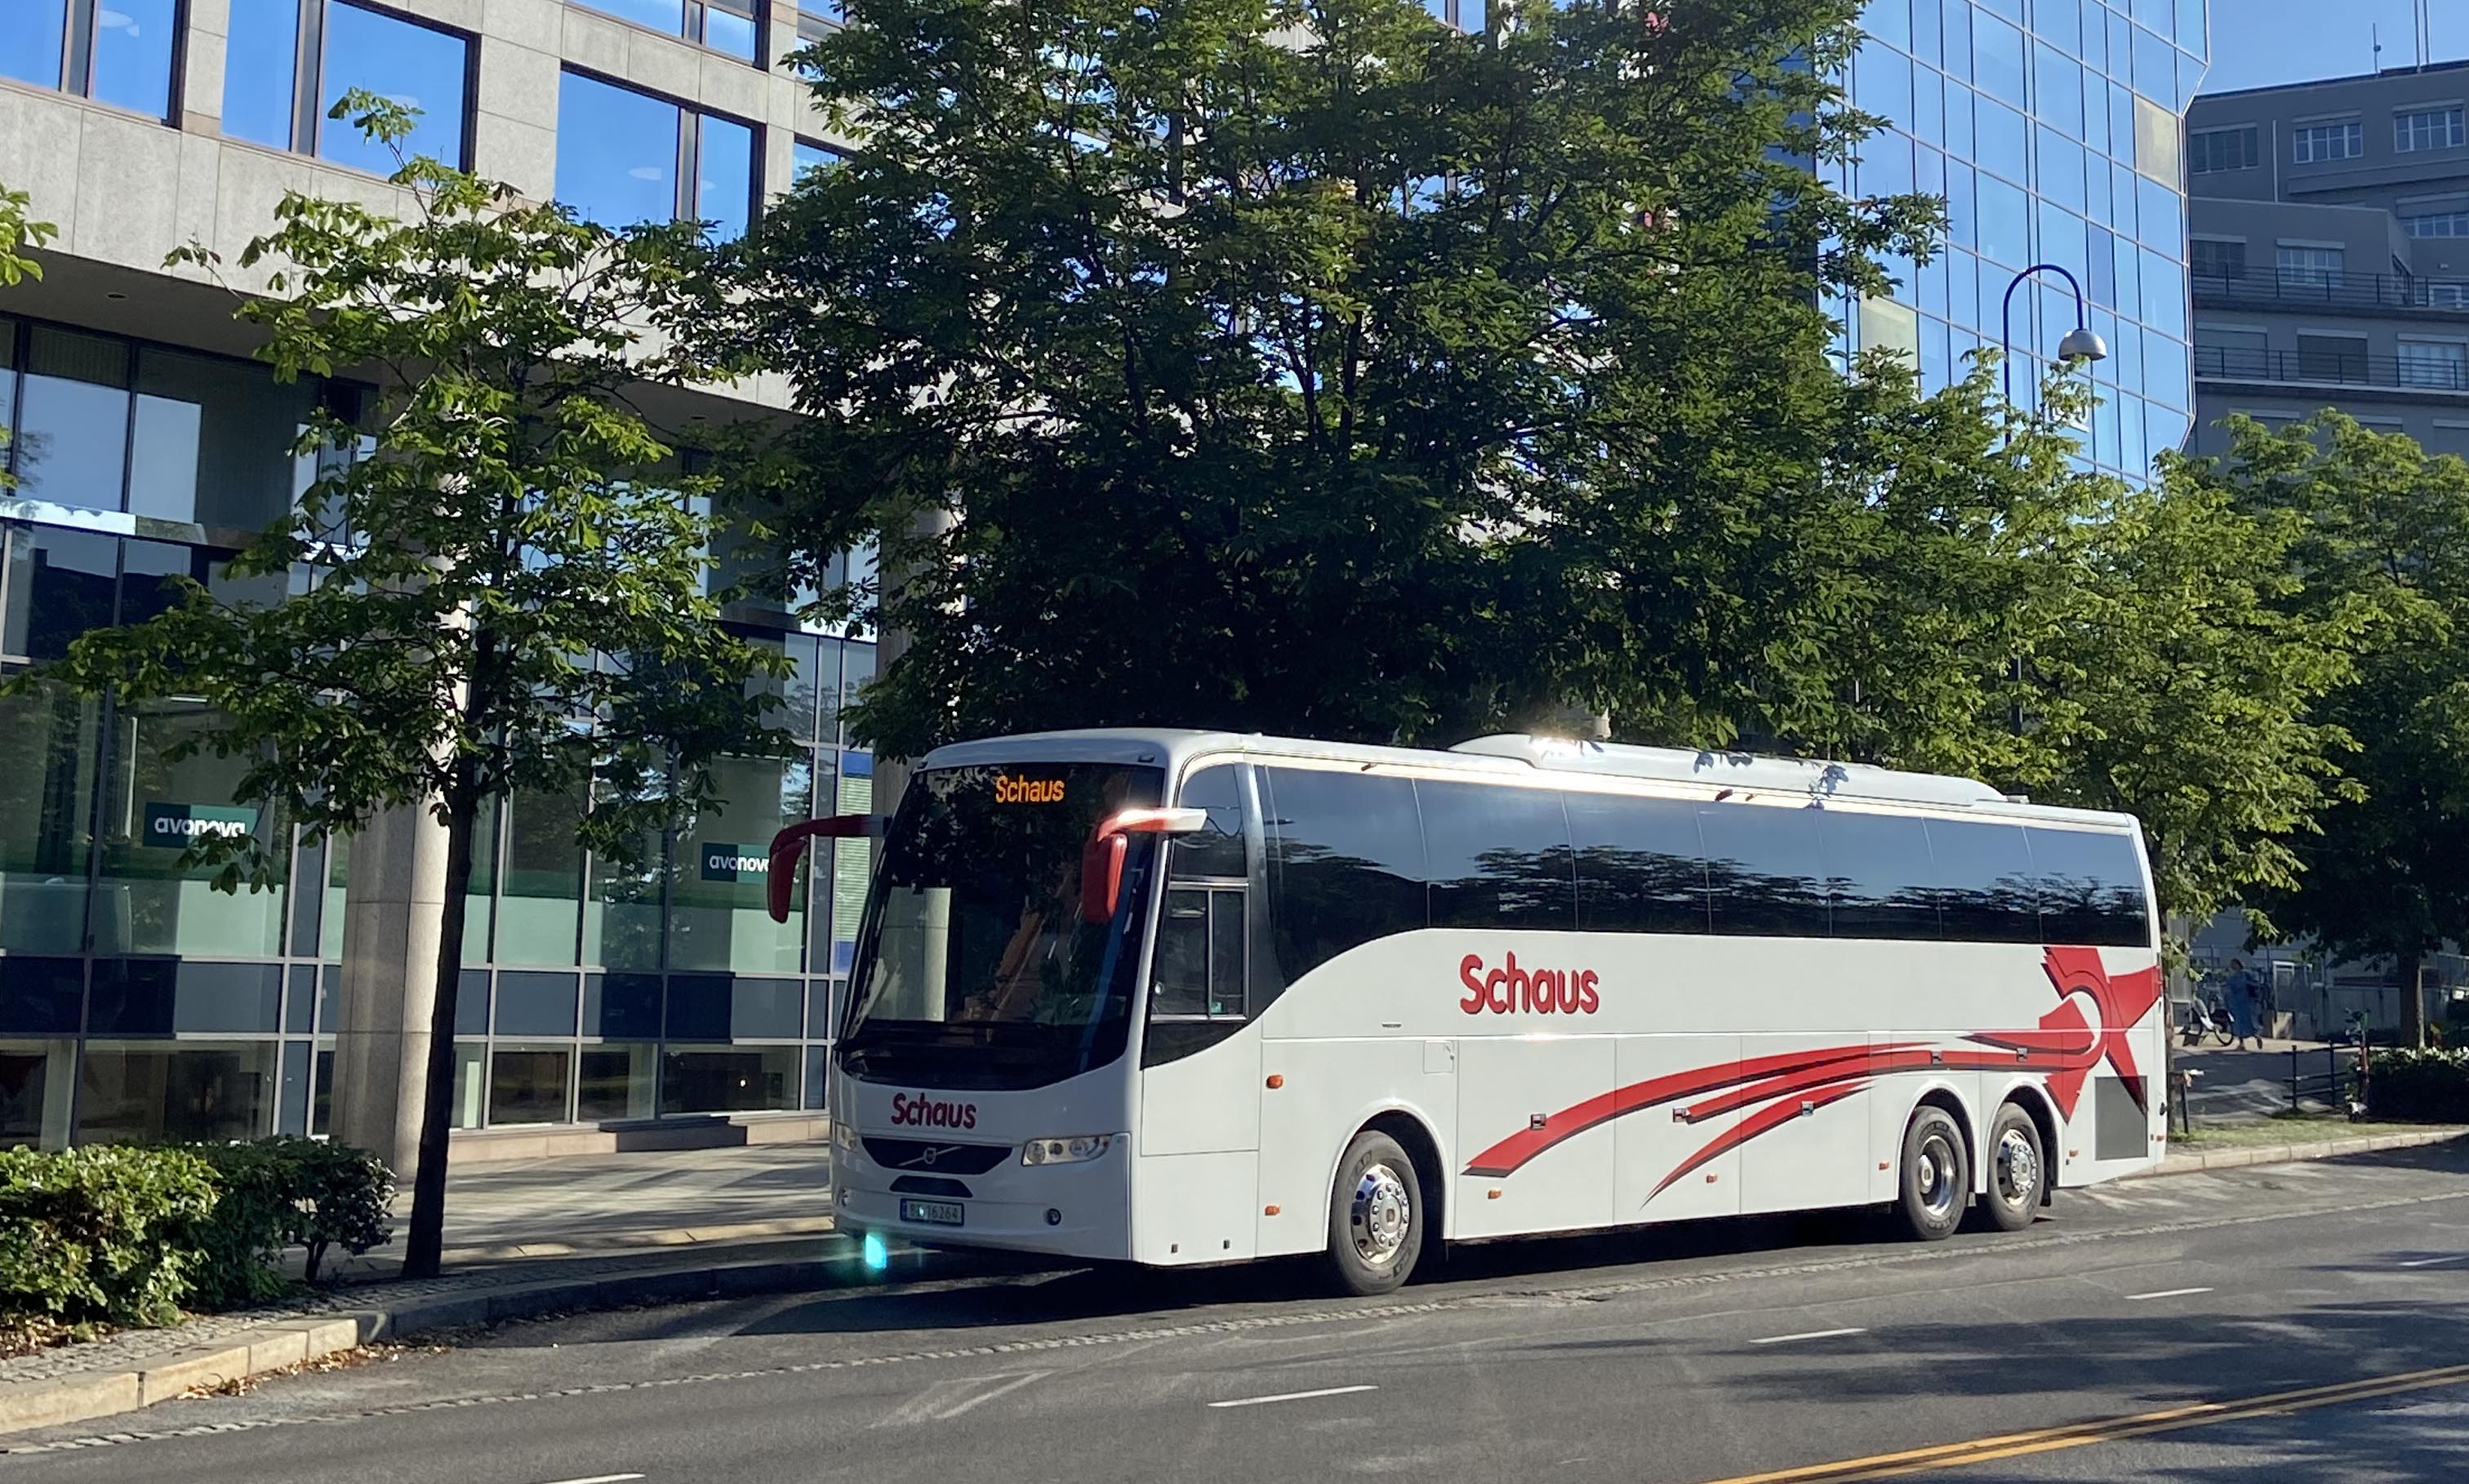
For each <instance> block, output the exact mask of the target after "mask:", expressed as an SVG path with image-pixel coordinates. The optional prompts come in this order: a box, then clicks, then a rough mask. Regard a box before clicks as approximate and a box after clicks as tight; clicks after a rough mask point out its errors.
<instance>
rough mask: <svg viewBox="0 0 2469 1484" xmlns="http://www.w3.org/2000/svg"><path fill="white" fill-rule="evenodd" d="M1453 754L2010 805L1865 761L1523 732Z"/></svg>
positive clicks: (1965, 782)
mask: <svg viewBox="0 0 2469 1484" xmlns="http://www.w3.org/2000/svg"><path fill="white" fill-rule="evenodd" d="M1449 750H1450V751H1452V752H1462V753H1471V754H1474V755H1476V756H1479V757H1489V758H1513V759H1515V760H1517V761H1519V762H1522V763H1527V764H1531V765H1534V766H1535V767H1540V768H1551V769H1553V770H1555V771H1558V772H1568V773H1599V774H1604V775H1606V776H1609V777H1616V778H1649V779H1654V780H1656V781H1658V782H1663V783H1684V784H1704V785H1712V786H1713V787H1715V788H1736V789H1741V790H1743V791H1752V790H1753V791H1756V792H1760V793H1788V794H1796V795H1800V796H1804V797H1808V798H1811V799H1836V798H1840V799H1895V800H1899V801H1902V802H1905V803H1914V804H1950V805H1957V806H1970V805H1974V804H2002V803H2004V802H2006V800H2005V798H2004V796H2003V795H2001V794H1999V793H1998V791H1997V790H1996V789H1995V788H1990V787H1989V786H1988V785H1987V784H1984V783H1981V782H1979V781H1977V780H1975V779H1971V778H1947V777H1940V776H1939V775H1937V774H1934V773H1903V772H1897V771H1896V770H1894V769H1893V768H1885V767H1872V766H1870V765H1867V764H1863V763H1818V762H1810V761H1806V760H1803V759H1799V758H1765V757H1757V756H1754V755H1752V754H1749V753H1745V752H1719V751H1713V750H1709V751H1704V752H1693V751H1690V750H1688V749H1686V748H1682V747H1634V746H1629V745H1627V744H1626V743H1622V742H1576V741H1572V740H1570V739H1568V738H1565V737H1533V736H1528V735H1525V734H1522V733H1505V734H1502V735H1499V736H1494V737H1478V738H1475V739H1474V740H1473V741H1471V742H1460V743H1458V744H1457V745H1456V746H1455V747H1452V748H1450V749H1449Z"/></svg>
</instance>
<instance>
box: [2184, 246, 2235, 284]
mask: <svg viewBox="0 0 2469 1484" xmlns="http://www.w3.org/2000/svg"><path fill="white" fill-rule="evenodd" d="M2186 271H2187V272H2189V273H2192V274H2193V275H2194V276H2195V277H2197V278H2244V277H2246V243H2244V242H2224V241H2221V240H2217V239H2210V238H2200V237H2199V238H2196V239H2195V240H2192V241H2190V242H2188V243H2187V244H2186Z"/></svg>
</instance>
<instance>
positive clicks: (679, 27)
mask: <svg viewBox="0 0 2469 1484" xmlns="http://www.w3.org/2000/svg"><path fill="white" fill-rule="evenodd" d="M571 3H572V4H576V5H581V6H584V7H586V8H587V9H589V10H594V11H601V12H602V13H604V14H608V15H614V16H617V17H619V18H621V19H624V20H630V21H633V22H634V23H635V25H637V26H648V27H650V28H651V29H652V30H654V31H658V32H665V33H666V34H669V35H673V36H683V37H685V38H686V39H687V40H689V41H700V42H702V43H703V44H704V46H707V47H709V48H711V49H712V50H713V51H715V52H722V53H726V54H727V55H728V56H730V57H742V58H744V59H745V60H747V61H753V60H754V59H755V57H756V53H757V50H758V42H759V38H760V36H761V34H762V30H763V27H762V19H761V17H762V12H761V11H760V10H759V9H758V8H757V7H758V5H759V3H760V0H571Z"/></svg>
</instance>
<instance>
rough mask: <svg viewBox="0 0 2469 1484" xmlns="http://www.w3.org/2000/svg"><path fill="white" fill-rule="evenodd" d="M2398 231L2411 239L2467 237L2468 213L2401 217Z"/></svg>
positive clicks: (2425, 213) (2424, 213)
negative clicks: (2406, 234)
mask: <svg viewBox="0 0 2469 1484" xmlns="http://www.w3.org/2000/svg"><path fill="white" fill-rule="evenodd" d="M2400 229H2401V230H2402V231H2403V232H2406V233H2408V234H2409V235H2410V236H2411V237H2469V211H2444V212H2420V213H2418V214H2416V215H2415V216H2410V217H2401V219H2400Z"/></svg>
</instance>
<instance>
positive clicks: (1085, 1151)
mask: <svg viewBox="0 0 2469 1484" xmlns="http://www.w3.org/2000/svg"><path fill="white" fill-rule="evenodd" d="M1114 1142H1115V1136H1114V1135H1113V1134H1111V1133H1076V1134H1073V1135H1072V1136H1071V1137H1069V1138H1061V1139H1031V1140H1029V1141H1028V1142H1027V1143H1026V1144H1024V1145H1022V1146H1021V1147H1020V1162H1021V1163H1022V1164H1025V1165H1076V1164H1079V1163H1080V1162H1081V1161H1083V1160H1088V1159H1095V1158H1096V1157H1097V1156H1098V1155H1099V1154H1102V1153H1105V1152H1106V1150H1107V1148H1108V1147H1109V1146H1111V1145H1112V1144H1113V1143H1114Z"/></svg>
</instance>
